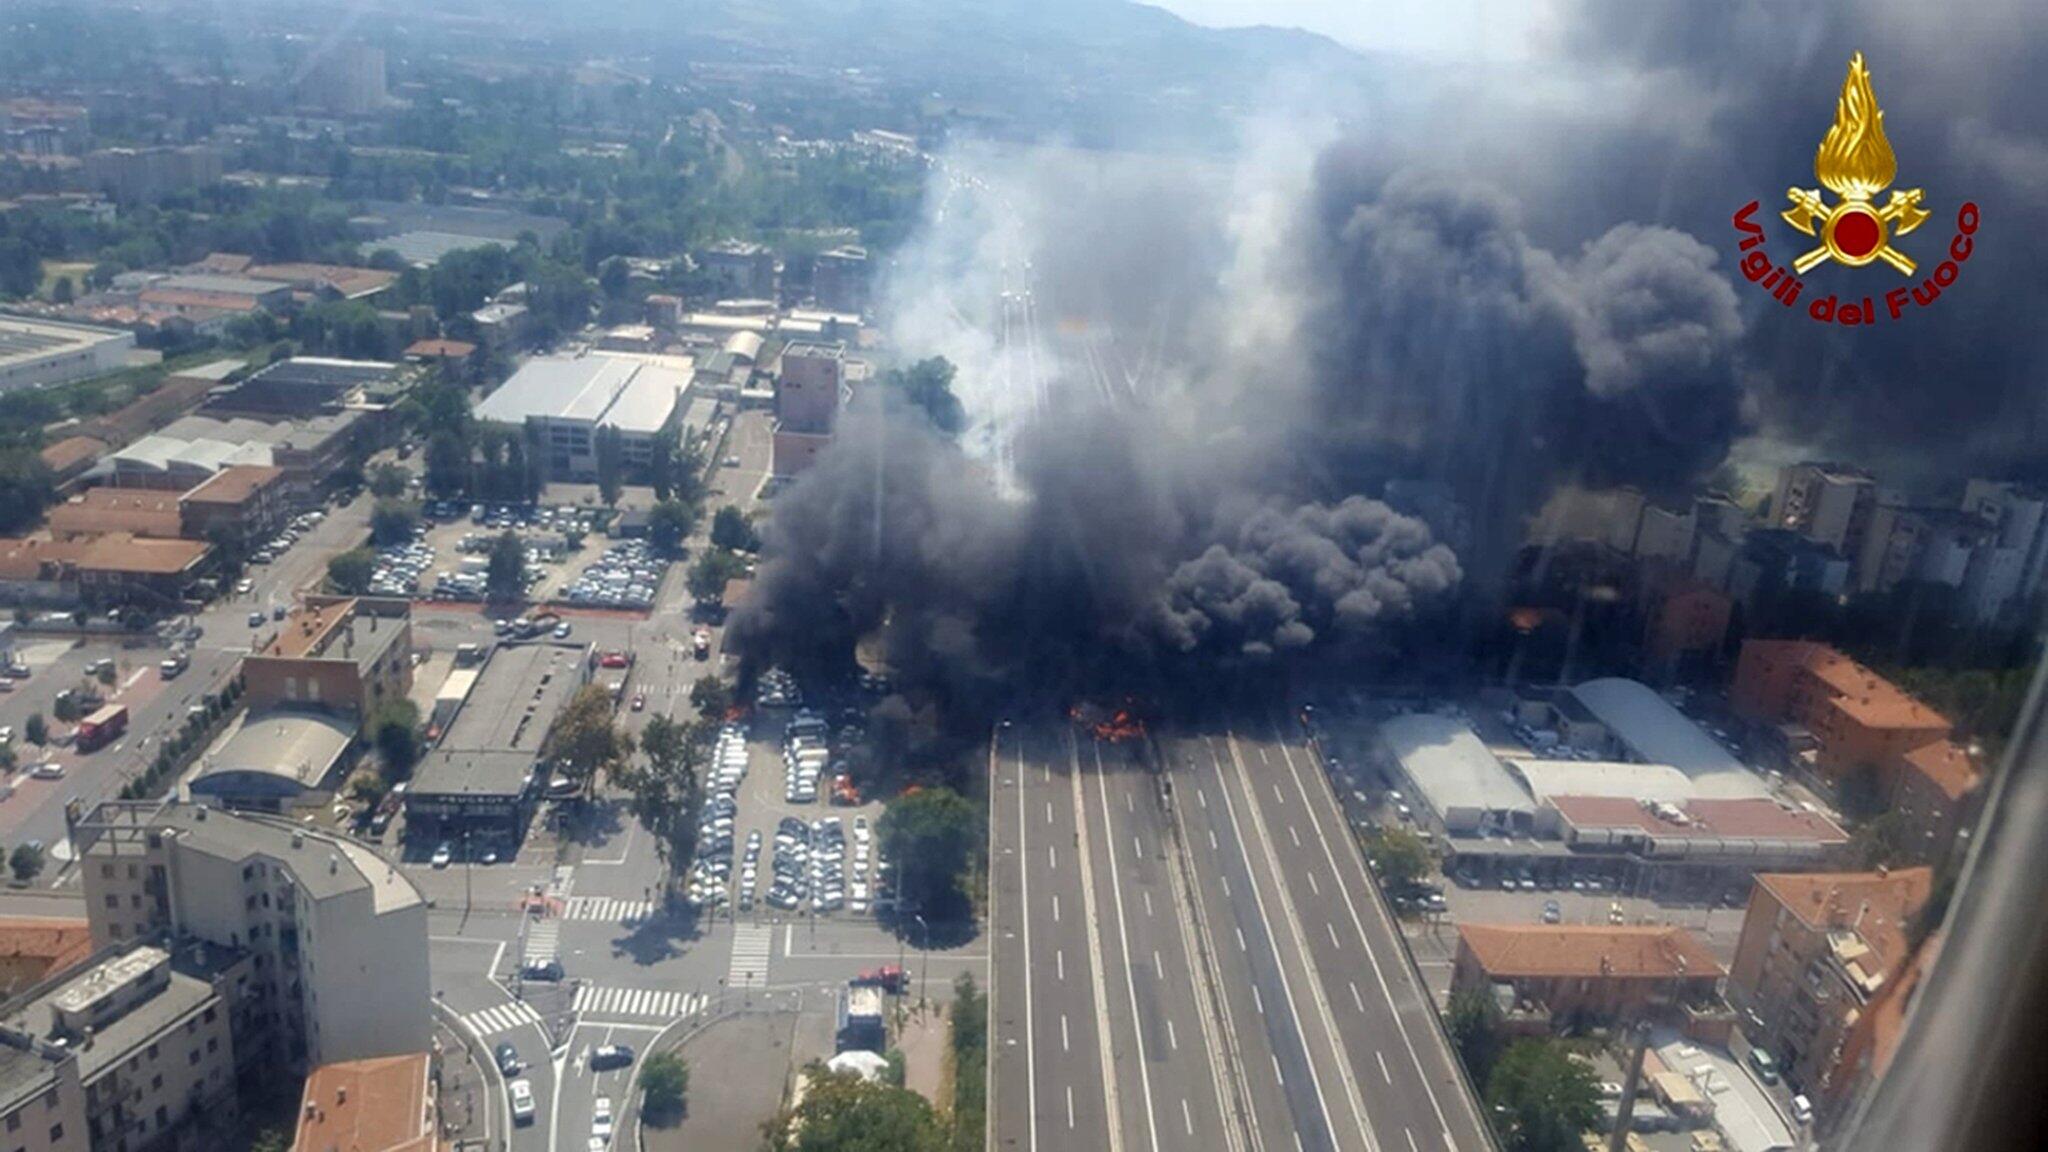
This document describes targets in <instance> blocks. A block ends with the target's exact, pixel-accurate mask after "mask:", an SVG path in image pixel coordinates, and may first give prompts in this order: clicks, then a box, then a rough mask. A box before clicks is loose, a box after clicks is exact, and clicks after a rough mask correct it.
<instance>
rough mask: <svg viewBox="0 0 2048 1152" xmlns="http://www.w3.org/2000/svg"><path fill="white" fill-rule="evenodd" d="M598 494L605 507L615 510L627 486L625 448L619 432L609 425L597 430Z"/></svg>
mask: <svg viewBox="0 0 2048 1152" xmlns="http://www.w3.org/2000/svg"><path fill="white" fill-rule="evenodd" d="M596 447H597V492H598V495H599V497H601V498H602V499H603V500H604V506H605V507H607V508H615V507H617V506H618V503H619V492H620V489H621V488H622V486H623V485H624V484H625V457H624V448H623V446H622V445H621V443H620V440H619V430H618V429H617V428H614V427H612V426H611V425H609V424H607V425H605V426H604V427H602V428H599V429H598V430H597V446H596Z"/></svg>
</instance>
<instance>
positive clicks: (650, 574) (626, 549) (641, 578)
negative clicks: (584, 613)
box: [561, 540, 669, 608]
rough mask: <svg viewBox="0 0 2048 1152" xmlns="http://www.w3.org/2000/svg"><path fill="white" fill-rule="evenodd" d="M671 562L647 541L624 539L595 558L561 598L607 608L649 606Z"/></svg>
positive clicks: (652, 603) (563, 592) (570, 601)
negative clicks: (658, 553)
mask: <svg viewBox="0 0 2048 1152" xmlns="http://www.w3.org/2000/svg"><path fill="white" fill-rule="evenodd" d="M668 564H669V562H668V558H667V557H665V556H659V555H656V554H655V552H654V549H653V548H651V547H649V546H648V544H647V542H646V541H645V540H621V541H619V542H618V543H616V544H613V545H612V546H611V547H609V548H606V549H605V550H604V554H603V555H601V556H599V557H598V558H597V559H595V560H593V561H591V562H590V565H589V566H588V567H586V568H584V569H583V571H582V573H581V574H579V575H578V576H577V577H576V579H575V580H574V581H573V582H572V583H570V585H569V586H568V587H567V588H564V589H563V590H562V595H561V598H562V599H563V600H565V601H567V602H569V603H571V604H588V605H596V606H601V607H605V608H649V607H652V606H653V605H654V593H655V590H656V589H658V588H660V587H661V578H662V576H664V575H665V574H667V572H668Z"/></svg>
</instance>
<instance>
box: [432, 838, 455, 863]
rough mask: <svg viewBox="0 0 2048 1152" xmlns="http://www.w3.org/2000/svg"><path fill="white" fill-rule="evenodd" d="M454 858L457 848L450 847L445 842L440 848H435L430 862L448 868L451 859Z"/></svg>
mask: <svg viewBox="0 0 2048 1152" xmlns="http://www.w3.org/2000/svg"><path fill="white" fill-rule="evenodd" d="M454 859H455V849H454V848H451V847H449V846H448V845H446V844H443V845H441V846H440V847H439V848H436V849H434V856H433V859H432V860H430V861H429V863H431V864H432V865H433V866H434V867H436V868H446V867H447V866H448V863H449V861H451V860H454Z"/></svg>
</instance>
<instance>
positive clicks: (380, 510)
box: [370, 500, 420, 547]
mask: <svg viewBox="0 0 2048 1152" xmlns="http://www.w3.org/2000/svg"><path fill="white" fill-rule="evenodd" d="M419 522H420V510H419V506H418V505H415V504H407V503H405V502H404V501H401V500H379V501H377V504H376V506H375V507H373V508H372V509H370V539H371V540H372V541H374V542H375V543H376V544H378V545H379V546H380V547H382V546H389V545H392V544H409V543H411V542H412V533H413V529H414V528H416V527H418V526H419Z"/></svg>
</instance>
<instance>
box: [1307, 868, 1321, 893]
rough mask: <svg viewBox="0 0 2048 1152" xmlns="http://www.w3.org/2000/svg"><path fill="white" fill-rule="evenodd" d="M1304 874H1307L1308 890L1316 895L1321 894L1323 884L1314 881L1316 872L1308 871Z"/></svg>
mask: <svg viewBox="0 0 2048 1152" xmlns="http://www.w3.org/2000/svg"><path fill="white" fill-rule="evenodd" d="M1305 875H1307V876H1308V890H1309V891H1310V892H1313V893H1315V894H1316V895H1318V896H1321V895H1322V894H1323V886H1322V885H1321V884H1318V883H1316V874H1315V873H1313V872H1309V873H1305Z"/></svg>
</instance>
